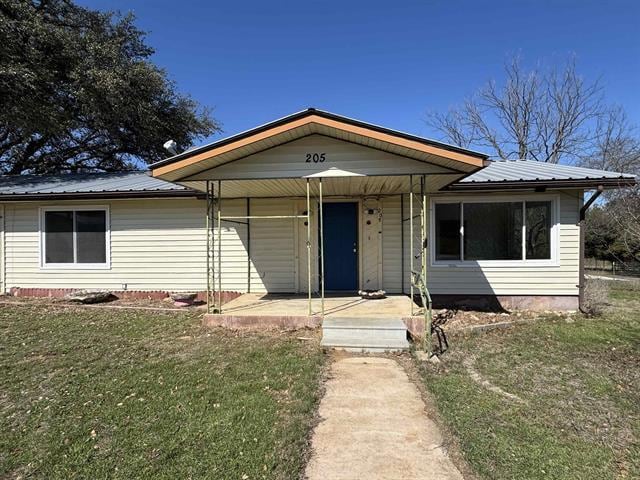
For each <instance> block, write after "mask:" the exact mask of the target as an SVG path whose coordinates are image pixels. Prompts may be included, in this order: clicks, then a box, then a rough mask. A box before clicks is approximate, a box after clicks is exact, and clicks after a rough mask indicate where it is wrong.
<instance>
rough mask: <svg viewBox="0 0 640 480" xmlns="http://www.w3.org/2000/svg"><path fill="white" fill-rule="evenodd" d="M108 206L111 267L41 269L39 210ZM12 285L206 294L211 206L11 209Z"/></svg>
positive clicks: (141, 203) (180, 202)
mask: <svg viewBox="0 0 640 480" xmlns="http://www.w3.org/2000/svg"><path fill="white" fill-rule="evenodd" d="M61 204H64V206H69V205H101V206H102V205H108V206H109V210H110V223H111V237H110V239H111V268H110V269H108V270H106V269H49V268H47V269H43V268H40V245H39V233H38V226H39V218H38V216H39V206H45V205H46V206H55V205H61ZM5 208H6V230H7V233H6V266H5V269H6V277H7V282H6V286H7V287H8V288H11V287H22V288H106V289H110V290H121V289H122V288H123V285H124V284H126V285H127V288H128V289H129V290H203V289H205V288H206V256H205V253H206V235H205V229H204V222H205V203H204V202H203V201H199V200H195V199H172V200H169V199H163V200H126V201H111V202H64V203H62V202H59V203H56V202H49V203H46V204H40V205H38V204H35V203H22V204H7V205H6V207H5Z"/></svg>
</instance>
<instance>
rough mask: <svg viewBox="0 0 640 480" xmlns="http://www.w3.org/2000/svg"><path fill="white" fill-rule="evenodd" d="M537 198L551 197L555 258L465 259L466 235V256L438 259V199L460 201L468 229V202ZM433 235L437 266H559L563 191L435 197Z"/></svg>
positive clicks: (433, 256) (431, 219) (433, 259)
mask: <svg viewBox="0 0 640 480" xmlns="http://www.w3.org/2000/svg"><path fill="white" fill-rule="evenodd" d="M527 201H529V202H535V201H551V258H550V259H544V260H527V259H522V260H464V248H463V247H464V245H463V241H464V239H463V236H462V235H461V236H460V255H461V257H462V260H436V241H435V238H436V224H435V205H436V204H438V203H460V204H461V207H460V209H461V213H460V223H461V226H460V230H461V233H463V231H464V230H463V229H464V213H463V212H464V209H463V207H462V204H464V203H504V202H527ZM524 232H525V226H524V225H523V226H522V233H523V235H522V249H523V250H522V255H523V256H524V255H525V254H526V248H525V247H526V245H525V242H526V238H525V235H524ZM429 237H430V238H431V239H433V241H430V242H429V258H430V262H429V263H430V265H431V266H432V267H435V268H442V267H463V268H469V267H559V266H560V260H559V255H558V252H559V245H560V195H559V194H544V193H541V194H536V195H518V196H513V195H512V196H509V195H491V196H450V197H437V198H431V201H430V205H429Z"/></svg>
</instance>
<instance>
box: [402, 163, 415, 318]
mask: <svg viewBox="0 0 640 480" xmlns="http://www.w3.org/2000/svg"><path fill="white" fill-rule="evenodd" d="M403 248H404V247H403ZM409 285H410V286H411V290H410V292H411V294H410V297H409V298H410V300H411V316H413V175H409Z"/></svg>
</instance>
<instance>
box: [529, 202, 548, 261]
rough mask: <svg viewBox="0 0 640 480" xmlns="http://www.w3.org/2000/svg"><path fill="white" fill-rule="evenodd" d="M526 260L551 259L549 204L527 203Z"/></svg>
mask: <svg viewBox="0 0 640 480" xmlns="http://www.w3.org/2000/svg"><path fill="white" fill-rule="evenodd" d="M526 208H527V215H526V224H527V229H526V235H527V236H526V246H527V258H528V259H532V260H544V259H550V258H551V202H527V207H526Z"/></svg>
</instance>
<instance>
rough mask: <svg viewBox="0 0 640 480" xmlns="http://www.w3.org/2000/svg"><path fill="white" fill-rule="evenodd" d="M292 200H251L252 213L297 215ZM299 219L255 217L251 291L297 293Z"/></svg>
mask: <svg viewBox="0 0 640 480" xmlns="http://www.w3.org/2000/svg"><path fill="white" fill-rule="evenodd" d="M294 207H295V202H294V201H293V200H288V199H255V200H251V215H294V214H296V212H295V208H294ZM298 223H299V220H297V219H291V218H284V219H256V220H251V291H252V292H274V293H275V292H295V291H296V268H297V265H296V251H295V226H296V224H298Z"/></svg>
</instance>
